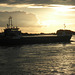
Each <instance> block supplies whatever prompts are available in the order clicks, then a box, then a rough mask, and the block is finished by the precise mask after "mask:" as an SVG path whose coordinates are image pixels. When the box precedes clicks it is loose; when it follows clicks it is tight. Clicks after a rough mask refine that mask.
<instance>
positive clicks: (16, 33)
mask: <svg viewBox="0 0 75 75" xmlns="http://www.w3.org/2000/svg"><path fill="white" fill-rule="evenodd" d="M4 35H5V37H8V38H10V39H16V38H17V39H19V38H20V37H21V31H20V30H19V28H18V27H17V26H16V27H14V26H13V24H12V17H11V16H10V17H9V24H7V27H6V28H5V29H4Z"/></svg>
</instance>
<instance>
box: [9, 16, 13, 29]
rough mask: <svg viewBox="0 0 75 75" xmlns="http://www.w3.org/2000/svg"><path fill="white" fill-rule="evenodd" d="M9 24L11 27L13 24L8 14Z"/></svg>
mask: <svg viewBox="0 0 75 75" xmlns="http://www.w3.org/2000/svg"><path fill="white" fill-rule="evenodd" d="M9 26H10V27H11V28H12V27H13V25H12V17H11V16H10V17H9Z"/></svg>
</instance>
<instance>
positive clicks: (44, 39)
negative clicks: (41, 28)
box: [0, 17, 72, 45]
mask: <svg viewBox="0 0 75 75" xmlns="http://www.w3.org/2000/svg"><path fill="white" fill-rule="evenodd" d="M71 37H72V35H71V34H65V33H63V34H61V35H53V36H49V35H48V36H45V35H32V36H29V35H27V36H23V35H22V34H21V31H20V30H19V28H18V27H14V26H13V25H12V17H9V23H8V24H7V27H6V28H5V29H4V32H3V35H2V36H0V45H22V44H41V43H56V42H70V39H71Z"/></svg>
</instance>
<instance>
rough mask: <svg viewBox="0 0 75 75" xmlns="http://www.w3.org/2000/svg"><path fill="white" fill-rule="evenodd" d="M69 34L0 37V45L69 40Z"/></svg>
mask: <svg viewBox="0 0 75 75" xmlns="http://www.w3.org/2000/svg"><path fill="white" fill-rule="evenodd" d="M71 37H72V36H71V35H66V36H28V37H27V36H26V37H21V38H20V39H8V38H4V39H3V38H0V45H22V44H44V43H57V42H70V39H71Z"/></svg>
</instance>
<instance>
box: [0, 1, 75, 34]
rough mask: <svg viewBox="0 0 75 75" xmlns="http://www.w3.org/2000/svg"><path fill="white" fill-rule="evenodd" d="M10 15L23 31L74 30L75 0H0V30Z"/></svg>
mask: <svg viewBox="0 0 75 75" xmlns="http://www.w3.org/2000/svg"><path fill="white" fill-rule="evenodd" d="M10 16H12V18H13V19H12V21H13V25H14V26H18V27H20V30H21V31H22V32H24V33H25V32H27V33H41V32H42V33H54V32H56V31H57V30H59V29H64V24H65V25H66V29H69V30H72V31H75V0H0V31H3V30H2V29H3V28H5V27H6V25H7V24H8V18H9V17H10Z"/></svg>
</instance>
